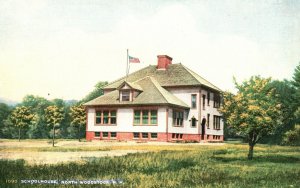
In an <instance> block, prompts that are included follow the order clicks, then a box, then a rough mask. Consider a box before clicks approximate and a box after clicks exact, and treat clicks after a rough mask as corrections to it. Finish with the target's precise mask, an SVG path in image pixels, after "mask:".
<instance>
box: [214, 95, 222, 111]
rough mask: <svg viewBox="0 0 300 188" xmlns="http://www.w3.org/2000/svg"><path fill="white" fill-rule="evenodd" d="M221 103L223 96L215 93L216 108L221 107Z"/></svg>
mask: <svg viewBox="0 0 300 188" xmlns="http://www.w3.org/2000/svg"><path fill="white" fill-rule="evenodd" d="M220 103H221V97H220V95H219V94H217V93H215V94H214V108H219V107H220Z"/></svg>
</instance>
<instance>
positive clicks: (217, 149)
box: [0, 143, 300, 188]
mask: <svg viewBox="0 0 300 188" xmlns="http://www.w3.org/2000/svg"><path fill="white" fill-rule="evenodd" d="M102 147H103V148H101V147H100V146H97V147H91V146H89V147H87V150H85V148H84V147H83V146H81V147H80V149H78V147H75V146H69V149H67V148H66V147H64V148H62V149H61V150H59V147H56V148H53V151H55V152H57V151H61V155H64V153H66V152H74V148H77V149H78V150H80V151H81V152H82V151H86V152H90V151H94V150H99V151H101V149H102V150H103V151H106V150H116V151H117V150H120V149H122V150H133V149H134V150H143V151H148V152H144V153H131V154H128V155H125V156H118V157H116V156H115V157H100V158H98V157H88V158H86V161H85V162H71V163H61V164H50V165H49V164H28V163H26V162H25V161H24V160H3V159H2V160H0V183H1V185H0V187H54V185H46V184H33V185H31V184H21V183H20V182H21V180H111V179H114V180H122V182H123V183H122V184H110V185H111V186H114V187H239V188H240V187H255V188H256V187H300V147H281V146H268V145H257V146H256V147H255V148H254V160H252V161H248V160H247V158H246V157H247V152H248V146H247V145H245V144H230V143H227V144H225V145H217V146H209V145H208V146H207V145H199V144H194V145H193V144H174V145H162V146H160V145H157V144H156V145H151V144H147V145H126V144H123V145H114V146H102ZM14 149H16V150H19V149H20V148H13V147H12V148H9V147H1V148H0V151H1V152H5V151H6V150H9V151H12V150H14ZM27 149H28V150H35V151H36V152H44V150H46V149H45V148H44V147H41V148H32V147H29V148H27ZM46 151H47V152H49V151H51V149H50V147H49V149H48V150H46ZM76 151H77V150H76ZM15 180H16V181H15ZM15 182H17V184H16V183H15ZM100 186H102V187H107V186H106V185H100V184H96V185H80V186H79V185H58V186H56V187H100Z"/></svg>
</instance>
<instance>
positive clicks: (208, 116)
mask: <svg viewBox="0 0 300 188" xmlns="http://www.w3.org/2000/svg"><path fill="white" fill-rule="evenodd" d="M209 118H210V114H207V128H208V129H209Z"/></svg>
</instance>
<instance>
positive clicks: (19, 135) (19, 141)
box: [19, 128, 21, 142]
mask: <svg viewBox="0 0 300 188" xmlns="http://www.w3.org/2000/svg"><path fill="white" fill-rule="evenodd" d="M20 139H21V128H19V142H20Z"/></svg>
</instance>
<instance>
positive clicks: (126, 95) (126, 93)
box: [121, 90, 130, 101]
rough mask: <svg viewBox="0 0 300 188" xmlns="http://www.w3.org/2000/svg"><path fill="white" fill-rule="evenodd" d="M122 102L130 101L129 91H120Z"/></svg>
mask: <svg viewBox="0 0 300 188" xmlns="http://www.w3.org/2000/svg"><path fill="white" fill-rule="evenodd" d="M121 95H122V101H130V91H128V90H126V91H121Z"/></svg>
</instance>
